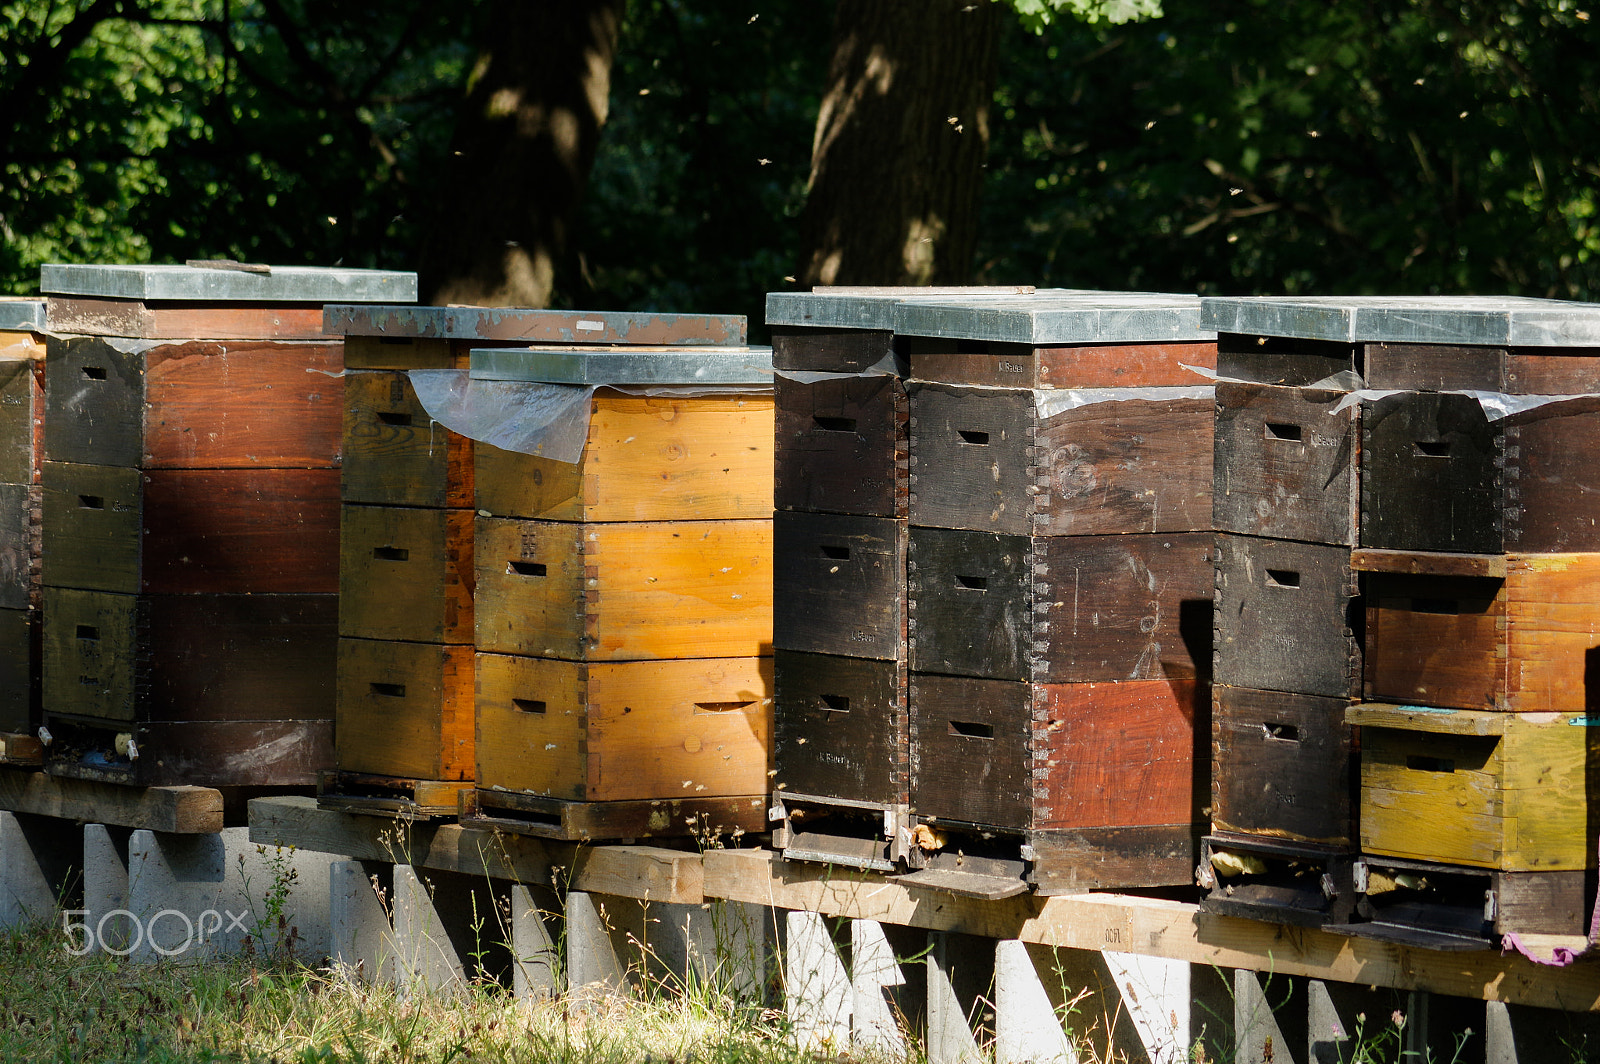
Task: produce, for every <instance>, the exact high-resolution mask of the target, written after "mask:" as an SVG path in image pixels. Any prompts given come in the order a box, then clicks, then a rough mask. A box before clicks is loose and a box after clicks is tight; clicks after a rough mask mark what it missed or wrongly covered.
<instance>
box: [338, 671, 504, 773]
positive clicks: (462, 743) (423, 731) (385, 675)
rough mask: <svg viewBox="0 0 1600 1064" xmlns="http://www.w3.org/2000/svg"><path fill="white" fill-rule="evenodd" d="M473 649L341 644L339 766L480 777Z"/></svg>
mask: <svg viewBox="0 0 1600 1064" xmlns="http://www.w3.org/2000/svg"><path fill="white" fill-rule="evenodd" d="M473 677H474V671H473V650H472V647H471V646H446V645H442V644H437V643H404V642H399V641H395V640H379V639H340V640H339V679H338V692H339V698H338V716H337V718H336V719H337V721H338V725H339V728H338V745H337V750H336V754H337V758H336V761H337V767H338V768H340V769H342V770H345V771H349V772H371V773H377V774H380V775H386V776H404V777H408V778H411V779H423V780H470V779H472V778H473V764H474V748H473V736H474V729H473Z"/></svg>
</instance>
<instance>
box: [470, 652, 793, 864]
mask: <svg viewBox="0 0 1600 1064" xmlns="http://www.w3.org/2000/svg"><path fill="white" fill-rule="evenodd" d="M771 731H772V659H771V658H758V657H742V658H693V659H684V660H672V661H628V662H602V663H580V662H571V661H557V660H554V659H549V658H534V657H523V656H516V655H507V654H482V655H480V656H479V660H478V685H477V778H478V788H479V790H480V791H483V790H491V791H495V790H503V791H510V792H517V793H523V794H530V795H536V796H540V797H547V798H557V799H561V800H564V801H573V802H628V801H645V800H650V799H703V798H721V797H729V796H738V795H759V794H761V793H763V792H764V791H765V790H766V789H767V782H768V781H767V750H768V748H769V746H770V736H771ZM658 833H670V832H658ZM678 833H679V834H685V833H687V832H678Z"/></svg>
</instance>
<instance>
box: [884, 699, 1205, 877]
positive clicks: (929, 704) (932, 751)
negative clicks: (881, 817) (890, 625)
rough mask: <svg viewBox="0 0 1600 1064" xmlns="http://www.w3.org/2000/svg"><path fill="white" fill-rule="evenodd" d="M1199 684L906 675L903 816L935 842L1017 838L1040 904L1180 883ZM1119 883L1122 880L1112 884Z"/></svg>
mask: <svg viewBox="0 0 1600 1064" xmlns="http://www.w3.org/2000/svg"><path fill="white" fill-rule="evenodd" d="M1208 702H1209V699H1208V685H1207V684H1205V683H1204V682H1200V681H1196V680H1194V679H1192V678H1191V679H1187V680H1171V681H1168V680H1139V681H1122V682H1106V683H1062V684H1053V683H1051V684H1045V683H1018V682H1014V681H1007V680H990V679H977V678H970V677H954V676H928V675H922V674H918V673H913V674H912V676H911V735H910V738H911V803H912V806H913V808H914V809H915V811H916V814H917V817H918V819H919V820H920V821H923V822H926V823H929V824H932V825H937V826H938V827H937V828H936V829H935V830H944V829H948V828H952V827H961V826H970V827H973V828H976V829H979V830H980V831H982V830H996V829H998V830H999V831H1002V832H1009V833H1013V834H1020V835H1022V836H1023V838H1024V839H1025V840H1026V844H1027V845H1029V846H1031V847H1032V848H1033V851H1034V857H1033V864H1034V872H1033V881H1034V883H1035V885H1036V887H1037V888H1038V889H1040V890H1041V891H1042V892H1045V893H1050V892H1053V891H1056V890H1061V889H1069V888H1071V887H1074V886H1077V887H1079V888H1086V887H1088V886H1092V885H1095V884H1096V883H1098V884H1099V885H1101V886H1106V885H1110V884H1112V883H1116V882H1120V883H1122V884H1123V885H1126V886H1132V885H1156V884H1162V883H1186V882H1188V881H1189V880H1190V879H1191V878H1192V876H1193V869H1194V860H1195V843H1196V840H1197V838H1198V836H1199V834H1200V830H1201V826H1202V824H1203V820H1204V817H1203V814H1202V812H1201V810H1202V809H1203V808H1204V805H1205V801H1206V787H1207V781H1208V779H1209V771H1208V767H1207V765H1208V757H1207V752H1206V748H1205V746H1204V743H1203V740H1202V739H1201V737H1202V736H1203V735H1205V734H1206V732H1207V731H1208V729H1207V727H1206V717H1207V715H1208V710H1209V705H1208ZM1118 877H1126V878H1118Z"/></svg>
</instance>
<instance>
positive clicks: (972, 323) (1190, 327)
mask: <svg viewBox="0 0 1600 1064" xmlns="http://www.w3.org/2000/svg"><path fill="white" fill-rule="evenodd" d="M905 291H907V292H908V293H914V294H908V295H906V296H903V297H894V296H889V295H856V294H853V292H852V290H850V289H839V290H825V291H820V292H803V293H773V294H770V295H768V296H767V322H768V323H769V324H773V325H811V326H830V327H835V328H859V329H886V330H890V331H892V332H894V333H896V334H897V335H901V336H926V337H938V338H941V339H948V340H977V341H988V342H996V343H1018V344H1031V345H1040V344H1096V343H1104V344H1109V343H1147V342H1151V341H1180V340H1212V339H1215V338H1216V331H1215V330H1214V329H1211V328H1208V327H1206V326H1204V325H1203V324H1202V323H1201V321H1200V297H1198V296H1194V295H1184V294H1173V293H1160V292H1098V291H1091V290H1081V289H1062V288H1058V289H1040V290H1037V291H1031V292H1026V293H1023V294H1018V293H1017V292H1016V291H1014V290H1013V291H1011V292H999V291H992V290H979V291H977V292H976V293H975V294H972V295H962V294H954V293H955V292H957V291H959V290H945V291H944V292H943V293H941V294H922V293H921V292H920V291H919V290H917V289H907V290H905Z"/></svg>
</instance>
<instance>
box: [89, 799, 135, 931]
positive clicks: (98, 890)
mask: <svg viewBox="0 0 1600 1064" xmlns="http://www.w3.org/2000/svg"><path fill="white" fill-rule="evenodd" d="M130 834H132V833H131V832H130V831H129V830H128V829H127V828H108V827H106V826H105V825H104V824H85V825H84V826H83V909H84V912H83V914H82V917H81V919H82V920H83V923H84V926H85V927H86V928H88V929H89V930H90V931H92V932H93V938H92V939H91V941H90V943H89V945H90V948H91V951H92V952H96V953H98V952H101V951H102V950H106V949H109V950H111V951H113V952H116V953H121V952H122V951H123V950H125V949H127V948H128V941H129V939H128V929H129V925H130V921H131V919H132V917H131V916H129V915H128V836H129V835H130Z"/></svg>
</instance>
